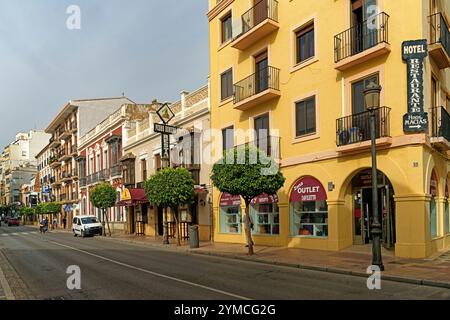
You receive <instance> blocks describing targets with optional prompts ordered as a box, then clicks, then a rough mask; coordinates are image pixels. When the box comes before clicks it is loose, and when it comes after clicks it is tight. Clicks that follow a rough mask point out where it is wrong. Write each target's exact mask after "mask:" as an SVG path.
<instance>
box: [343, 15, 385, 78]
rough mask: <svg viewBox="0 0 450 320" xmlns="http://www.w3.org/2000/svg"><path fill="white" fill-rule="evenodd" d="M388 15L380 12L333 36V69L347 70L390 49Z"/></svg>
mask: <svg viewBox="0 0 450 320" xmlns="http://www.w3.org/2000/svg"><path fill="white" fill-rule="evenodd" d="M388 35H389V15H388V14H386V13H384V12H382V13H380V14H377V15H376V16H373V17H371V18H369V19H367V20H365V21H363V22H361V23H358V24H356V25H354V26H353V27H351V28H350V29H348V30H345V31H344V32H341V33H340V34H338V35H336V36H335V37H334V61H335V69H337V70H339V71H344V70H347V69H349V68H351V67H353V66H355V65H358V64H361V63H363V62H366V61H368V60H370V59H373V58H375V57H378V56H381V55H383V54H387V53H389V52H390V51H391V46H390V45H389V37H388Z"/></svg>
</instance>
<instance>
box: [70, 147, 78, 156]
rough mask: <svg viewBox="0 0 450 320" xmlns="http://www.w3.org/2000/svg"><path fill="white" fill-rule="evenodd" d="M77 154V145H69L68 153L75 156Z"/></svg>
mask: <svg viewBox="0 0 450 320" xmlns="http://www.w3.org/2000/svg"><path fill="white" fill-rule="evenodd" d="M77 154H78V150H77V146H75V145H73V146H71V147H70V155H71V156H72V157H76V156H77Z"/></svg>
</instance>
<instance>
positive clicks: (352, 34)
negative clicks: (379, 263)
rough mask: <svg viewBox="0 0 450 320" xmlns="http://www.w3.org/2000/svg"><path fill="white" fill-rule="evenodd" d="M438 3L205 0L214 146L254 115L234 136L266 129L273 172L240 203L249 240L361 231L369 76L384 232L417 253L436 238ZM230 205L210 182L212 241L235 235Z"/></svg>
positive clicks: (321, 241)
mask: <svg viewBox="0 0 450 320" xmlns="http://www.w3.org/2000/svg"><path fill="white" fill-rule="evenodd" d="M449 17H450V2H449V1H444V0H436V1H430V0H395V1H392V0H333V1H331V0H316V1H304V0H290V1H288V0H280V1H279V2H277V1H275V0H255V1H252V0H209V12H208V18H209V31H210V64H211V66H210V67H211V75H210V81H211V96H210V99H211V126H212V128H216V129H221V130H223V135H222V138H221V140H222V142H221V143H216V144H215V147H216V148H215V150H214V152H213V156H214V158H215V159H218V158H219V157H220V156H221V154H222V149H224V148H228V147H232V146H236V145H238V144H240V143H242V141H241V140H239V141H238V139H241V138H240V136H239V135H238V134H237V132H238V130H248V129H258V131H257V132H256V133H255V134H256V135H255V134H253V135H249V136H247V137H246V140H245V142H251V141H256V142H259V144H261V141H266V142H268V143H262V145H266V146H267V149H268V151H270V152H271V153H272V155H273V156H274V157H275V158H279V159H280V165H281V170H282V172H283V174H284V176H285V177H286V183H285V185H284V188H283V189H281V190H280V191H279V193H278V195H277V197H264V196H261V197H259V198H257V199H255V201H254V204H253V205H252V209H251V212H252V218H253V222H254V228H253V232H254V234H255V236H254V241H255V244H256V245H258V244H260V245H274V246H287V247H296V248H309V249H323V250H342V249H344V248H348V247H350V246H352V245H364V244H369V243H370V241H371V240H370V238H371V235H370V225H371V224H370V221H371V220H372V218H373V215H372V193H371V187H370V186H371V174H370V170H369V171H368V169H370V168H371V153H370V130H369V112H368V111H367V110H366V106H365V103H364V89H365V87H367V85H368V84H370V83H372V82H373V83H375V84H379V85H381V87H382V91H381V97H380V100H381V102H380V105H381V106H382V107H380V108H379V109H377V111H376V123H377V126H376V134H377V140H376V143H377V161H378V169H379V176H378V178H377V179H378V185H379V189H378V196H379V203H380V205H379V210H380V216H381V217H382V226H383V238H382V240H383V245H384V246H385V247H387V248H390V249H391V250H395V255H396V256H398V257H416V258H420V257H427V256H430V255H431V254H433V253H435V252H437V251H439V250H443V249H446V248H448V247H449V245H450V233H449V229H450V218H449V209H448V208H449V203H448V198H447V197H448V187H447V185H448V179H449V164H450V161H449V160H448V155H449V153H448V151H449V150H450V116H449V114H448V113H447V108H450V82H449V81H450V73H449V72H448V70H449V69H448V67H449V66H450V57H449V56H450V33H449V26H450V19H449ZM421 39H424V40H426V41H425V43H426V44H427V46H425V45H421V42H415V43H405V46H404V45H403V43H404V42H405V41H412V40H421ZM408 44H409V46H407V45H408ZM414 45H417V46H414ZM404 50H406V51H404ZM403 53H405V55H406V57H405V58H409V60H406V61H405V60H403V55H402V54H403ZM421 55H423V57H424V58H423V62H422V60H421V59H422V57H421ZM416 58H417V59H418V60H415V59H416ZM407 65H409V67H408V68H409V69H407ZM421 65H423V74H422V69H421V68H420V66H421ZM407 70H409V71H410V73H409V74H407ZM408 93H410V94H409V95H408ZM422 93H423V99H422V98H421V95H422ZM441 106H443V107H441ZM424 113H427V115H425V114H424ZM404 116H405V117H406V120H404ZM408 119H409V120H411V119H412V120H413V121H408ZM418 119H419V120H420V119H422V121H423V120H425V121H426V120H427V119H428V129H426V123H425V124H424V123H421V122H420V121H417V120H418ZM404 122H405V123H404ZM261 129H267V130H268V132H269V133H264V131H259V130H261ZM260 132H263V133H262V134H261V133H260ZM216 140H220V139H216ZM216 142H218V141H216ZM243 206H244V203H243V201H239V199H236V198H233V197H231V196H229V195H226V194H225V195H222V194H220V192H218V191H217V190H215V192H214V217H215V222H216V223H215V235H214V238H215V241H218V242H235V243H245V240H244V232H243V225H242V223H241V220H240V212H242V210H243Z"/></svg>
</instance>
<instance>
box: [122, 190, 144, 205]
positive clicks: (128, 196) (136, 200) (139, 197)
mask: <svg viewBox="0 0 450 320" xmlns="http://www.w3.org/2000/svg"><path fill="white" fill-rule="evenodd" d="M147 202H148V200H147V196H146V195H145V190H144V189H124V190H123V192H122V200H121V201H119V202H118V203H117V205H118V206H135V205H137V204H141V203H147Z"/></svg>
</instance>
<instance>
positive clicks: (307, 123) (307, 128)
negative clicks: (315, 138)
mask: <svg viewBox="0 0 450 320" xmlns="http://www.w3.org/2000/svg"><path fill="white" fill-rule="evenodd" d="M315 132H316V99H315V97H312V98H308V99H306V100H303V101H300V102H297V103H296V104H295V135H296V136H297V137H300V136H304V135H308V134H311V133H315Z"/></svg>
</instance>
